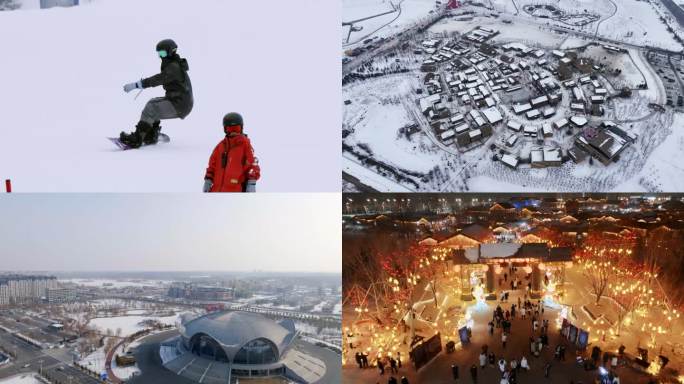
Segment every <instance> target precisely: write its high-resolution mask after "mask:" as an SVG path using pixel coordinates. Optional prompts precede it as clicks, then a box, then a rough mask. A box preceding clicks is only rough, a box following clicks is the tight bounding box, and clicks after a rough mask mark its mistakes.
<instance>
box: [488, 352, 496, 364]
mask: <svg viewBox="0 0 684 384" xmlns="http://www.w3.org/2000/svg"><path fill="white" fill-rule="evenodd" d="M495 363H496V355H495V354H494V352H489V365H491V366H492V367H494V364H495Z"/></svg>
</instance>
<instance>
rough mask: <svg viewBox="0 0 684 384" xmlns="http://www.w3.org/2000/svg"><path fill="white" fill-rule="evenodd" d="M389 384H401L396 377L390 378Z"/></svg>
mask: <svg viewBox="0 0 684 384" xmlns="http://www.w3.org/2000/svg"><path fill="white" fill-rule="evenodd" d="M387 384H399V382H397V378H396V377H394V376H390V378H389V380H387Z"/></svg>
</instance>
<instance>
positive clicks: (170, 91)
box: [119, 39, 193, 148]
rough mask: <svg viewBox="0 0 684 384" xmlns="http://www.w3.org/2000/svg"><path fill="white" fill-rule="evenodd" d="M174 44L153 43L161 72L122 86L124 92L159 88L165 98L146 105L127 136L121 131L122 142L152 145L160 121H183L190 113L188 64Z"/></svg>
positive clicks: (171, 41) (156, 136) (131, 144)
mask: <svg viewBox="0 0 684 384" xmlns="http://www.w3.org/2000/svg"><path fill="white" fill-rule="evenodd" d="M177 49H178V45H176V43H175V42H174V41H173V40H171V39H166V40H162V41H160V42H159V43H158V44H157V54H159V57H160V58H161V60H162V63H161V72H160V73H158V74H156V75H154V76H152V77H148V78H146V79H141V80H139V81H136V82H134V83H129V84H126V85H124V91H125V92H130V91H132V90H134V89H144V88H150V87H157V86H160V85H161V86H163V87H164V90H165V91H166V96H164V97H155V98H153V99H151V100H150V101H148V102H147V105H145V108H144V109H143V111H142V115H141V116H140V122H138V124H137V125H136V126H135V131H134V132H131V133H125V132H121V134H120V135H119V139H120V140H121V142H122V143H124V144H126V145H128V146H131V147H133V148H138V147H140V146H141V145H143V144H156V143H157V140H158V138H159V132H160V131H161V126H160V125H159V121H160V120H162V119H175V118H181V119H183V118H185V117H186V116H187V115H188V114H190V111H192V105H193V97H192V84H191V83H190V77H189V76H188V70H189V66H188V61H187V60H186V59H184V58H182V57H180V56H179V55H178V53H177V52H176V50H177Z"/></svg>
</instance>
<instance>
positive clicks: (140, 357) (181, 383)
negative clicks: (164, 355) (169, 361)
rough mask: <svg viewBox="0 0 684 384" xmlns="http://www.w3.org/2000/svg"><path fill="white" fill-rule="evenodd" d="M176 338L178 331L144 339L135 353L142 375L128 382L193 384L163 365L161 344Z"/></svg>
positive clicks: (136, 383) (139, 383)
mask: <svg viewBox="0 0 684 384" xmlns="http://www.w3.org/2000/svg"><path fill="white" fill-rule="evenodd" d="M175 336H178V330H175V329H174V330H171V331H166V332H162V333H158V334H155V335H150V336H147V337H145V338H144V339H142V340H141V342H140V345H139V346H138V347H137V348H136V349H135V353H134V355H135V360H136V363H137V365H138V368H139V369H140V372H141V373H140V375H138V376H136V377H134V378H132V379H130V380H128V381H127V382H128V383H131V384H166V383H168V384H176V383H177V384H186V383H187V384H193V383H194V382H193V381H192V380H188V379H186V378H184V377H182V376H178V375H176V374H174V373H173V372H171V371H169V370H168V369H166V368H164V366H163V365H162V362H161V357H160V356H159V344H160V343H161V342H163V341H164V340H167V339H170V338H172V337H175Z"/></svg>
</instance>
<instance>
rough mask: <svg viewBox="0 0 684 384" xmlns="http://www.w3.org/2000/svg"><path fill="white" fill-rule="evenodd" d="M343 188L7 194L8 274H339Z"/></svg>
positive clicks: (2, 225) (0, 213)
mask: <svg viewBox="0 0 684 384" xmlns="http://www.w3.org/2000/svg"><path fill="white" fill-rule="evenodd" d="M340 199H341V197H340V194H267V193H249V194H231V195H227V194H224V195H218V194H217V195H202V194H186V195H169V194H142V195H135V194H124V195H121V194H90V195H80V194H63V195H59V194H36V195H32V194H28V195H19V194H14V195H2V196H0V271H1V270H4V271H8V270H24V271H26V270H42V271H45V270H54V271H98V270H106V271H112V270H119V271H140V270H146V271H152V270H163V271H167V270H168V271H193V270H202V271H220V270H221V271H253V270H264V271H283V272H287V271H302V272H341V269H342V268H341V265H342V241H341V231H342V230H341V219H340V206H341V200H340Z"/></svg>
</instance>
